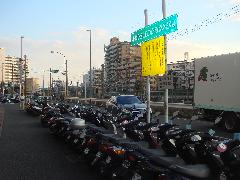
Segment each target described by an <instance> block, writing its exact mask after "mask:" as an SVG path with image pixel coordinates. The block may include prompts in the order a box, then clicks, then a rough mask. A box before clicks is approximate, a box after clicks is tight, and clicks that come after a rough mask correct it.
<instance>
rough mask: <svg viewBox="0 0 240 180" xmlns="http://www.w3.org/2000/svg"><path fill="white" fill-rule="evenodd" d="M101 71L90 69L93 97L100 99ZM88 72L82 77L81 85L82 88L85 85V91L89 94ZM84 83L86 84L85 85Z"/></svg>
mask: <svg viewBox="0 0 240 180" xmlns="http://www.w3.org/2000/svg"><path fill="white" fill-rule="evenodd" d="M103 75H104V74H103V69H98V68H93V69H92V76H91V78H92V92H93V97H101V96H102V87H103V83H104V81H103V79H104V78H103ZM89 77H90V71H88V73H87V74H84V75H83V84H82V85H81V86H82V87H83V88H84V87H85V85H86V90H87V91H88V93H87V94H89V85H90V78H89ZM85 83H86V84H85Z"/></svg>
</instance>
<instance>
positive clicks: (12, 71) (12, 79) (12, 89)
mask: <svg viewBox="0 0 240 180" xmlns="http://www.w3.org/2000/svg"><path fill="white" fill-rule="evenodd" d="M13 91H14V85H13V63H12V95H13Z"/></svg>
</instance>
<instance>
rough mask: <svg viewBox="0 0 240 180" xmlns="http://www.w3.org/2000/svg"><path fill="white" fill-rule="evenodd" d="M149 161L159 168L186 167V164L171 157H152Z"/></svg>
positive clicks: (179, 159)
mask: <svg viewBox="0 0 240 180" xmlns="http://www.w3.org/2000/svg"><path fill="white" fill-rule="evenodd" d="M149 160H150V161H151V162H152V163H153V164H155V165H157V166H161V167H167V168H168V167H170V166H172V165H176V164H177V165H185V164H186V163H185V162H184V161H183V160H182V159H181V158H178V157H170V156H156V155H155V156H151V157H149Z"/></svg>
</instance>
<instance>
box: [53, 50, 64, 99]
mask: <svg viewBox="0 0 240 180" xmlns="http://www.w3.org/2000/svg"><path fill="white" fill-rule="evenodd" d="M51 53H54V51H51ZM56 53H57V54H60V55H61V56H63V60H64V61H65V66H66V74H65V77H66V84H65V97H67V96H68V70H67V68H68V66H67V59H65V58H66V56H65V55H64V54H63V53H61V52H58V51H57V52H56Z"/></svg>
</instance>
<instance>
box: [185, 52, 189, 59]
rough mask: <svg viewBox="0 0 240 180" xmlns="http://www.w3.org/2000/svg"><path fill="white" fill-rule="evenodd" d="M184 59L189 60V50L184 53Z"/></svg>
mask: <svg viewBox="0 0 240 180" xmlns="http://www.w3.org/2000/svg"><path fill="white" fill-rule="evenodd" d="M184 60H186V61H188V60H189V53H188V52H185V53H184Z"/></svg>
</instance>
